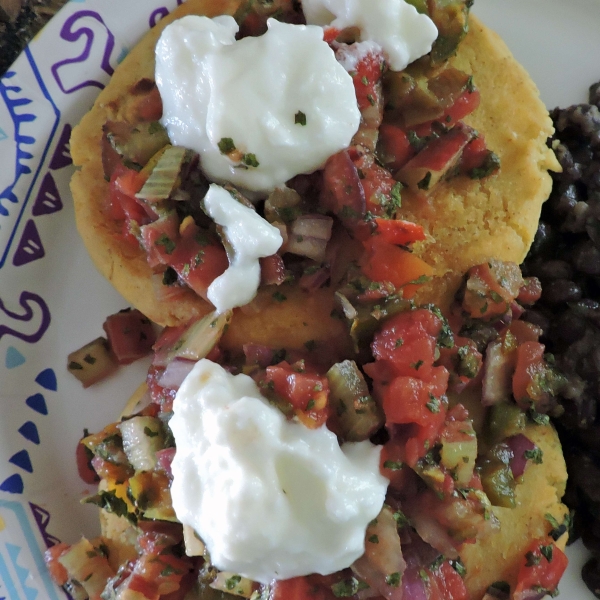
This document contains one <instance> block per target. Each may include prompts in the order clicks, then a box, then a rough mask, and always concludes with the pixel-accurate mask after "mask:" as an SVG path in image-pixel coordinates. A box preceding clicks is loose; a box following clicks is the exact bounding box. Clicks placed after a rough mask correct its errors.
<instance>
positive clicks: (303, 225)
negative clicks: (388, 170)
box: [290, 214, 333, 242]
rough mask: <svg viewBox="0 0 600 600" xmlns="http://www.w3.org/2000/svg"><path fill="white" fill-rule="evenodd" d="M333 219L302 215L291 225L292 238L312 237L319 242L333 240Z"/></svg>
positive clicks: (322, 216) (315, 215) (323, 216)
mask: <svg viewBox="0 0 600 600" xmlns="http://www.w3.org/2000/svg"><path fill="white" fill-rule="evenodd" d="M332 227H333V219H332V218H331V217H327V216H325V215H318V214H313V215H302V216H301V217H298V218H297V219H296V220H295V221H293V222H292V224H291V225H290V238H292V237H294V236H296V237H297V236H301V237H312V238H316V239H318V240H325V241H326V242H327V241H329V240H330V239H331V228H332Z"/></svg>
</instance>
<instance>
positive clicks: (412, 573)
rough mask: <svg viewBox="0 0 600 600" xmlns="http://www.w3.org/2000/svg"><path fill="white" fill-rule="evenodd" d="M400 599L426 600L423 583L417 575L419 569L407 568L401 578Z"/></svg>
mask: <svg viewBox="0 0 600 600" xmlns="http://www.w3.org/2000/svg"><path fill="white" fill-rule="evenodd" d="M401 589H402V598H403V599H404V600H427V592H426V591H425V582H424V581H423V579H422V578H421V575H420V574H419V569H416V568H414V567H413V568H408V569H406V571H405V572H404V575H403V576H402V588H401Z"/></svg>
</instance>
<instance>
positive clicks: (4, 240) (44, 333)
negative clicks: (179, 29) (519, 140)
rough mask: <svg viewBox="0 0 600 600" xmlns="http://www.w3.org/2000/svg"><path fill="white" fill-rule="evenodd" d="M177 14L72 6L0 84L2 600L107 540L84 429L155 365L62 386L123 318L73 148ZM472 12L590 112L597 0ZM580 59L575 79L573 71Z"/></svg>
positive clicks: (162, 9)
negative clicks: (85, 225)
mask: <svg viewBox="0 0 600 600" xmlns="http://www.w3.org/2000/svg"><path fill="white" fill-rule="evenodd" d="M181 1H182V0H71V1H70V2H69V3H68V4H67V5H66V6H65V8H64V9H63V10H62V11H61V12H60V13H59V14H58V15H57V16H56V17H55V18H54V19H53V20H52V21H51V22H50V23H49V24H48V26H47V27H46V28H45V29H44V30H43V31H42V32H41V34H40V35H38V37H37V38H36V39H35V40H33V42H32V43H31V44H30V45H29V47H28V48H27V49H26V50H25V51H24V52H23V54H22V55H21V56H20V57H19V59H18V60H17V61H16V62H15V64H14V65H13V67H12V68H11V70H10V71H9V72H8V73H7V74H6V75H5V76H4V77H3V78H2V79H0V158H1V160H2V162H1V163H0V164H1V167H0V600H9V599H10V600H38V599H39V600H45V599H47V600H56V599H61V598H64V597H65V596H66V594H65V593H64V592H63V591H62V590H61V589H59V588H57V587H56V586H55V585H54V584H53V583H52V581H51V580H50V578H49V576H48V574H47V573H46V570H45V568H44V563H43V553H44V552H45V550H46V549H47V548H49V547H50V546H52V545H54V544H55V543H57V542H58V541H59V540H64V541H67V542H69V543H71V542H74V541H75V540H76V539H77V537H78V536H80V535H82V534H85V535H86V536H88V537H93V536H94V535H96V534H97V532H98V524H97V511H96V510H95V509H94V508H93V507H90V506H82V505H81V503H80V500H81V499H82V498H84V497H85V496H86V495H88V494H90V493H93V490H92V489H89V488H88V487H86V486H85V484H83V483H82V482H81V480H79V478H78V476H77V473H76V467H75V448H76V445H77V442H78V440H79V439H80V437H81V436H82V434H83V430H84V428H88V429H89V430H90V431H97V430H99V429H101V428H102V427H103V426H104V425H105V424H106V423H108V422H110V421H112V420H114V418H115V416H116V415H117V414H118V413H119V411H120V409H121V407H122V406H123V405H124V403H125V400H126V398H127V397H128V396H129V395H130V393H132V392H133V391H134V390H135V389H136V388H137V386H138V384H139V382H140V381H141V380H143V378H144V376H145V371H146V369H147V364H144V363H143V361H142V362H141V363H136V364H134V365H131V366H130V367H128V368H127V369H126V370H124V371H123V372H121V373H119V374H117V375H116V376H113V377H111V378H110V379H109V380H107V381H105V382H102V383H100V384H98V385H96V386H94V387H93V388H90V389H88V390H85V392H84V391H83V390H82V388H81V386H80V384H79V383H78V382H77V381H75V380H74V379H73V378H72V377H70V376H69V375H68V374H67V373H66V357H67V355H68V354H69V352H71V351H73V350H74V349H76V348H78V347H80V346H82V345H83V344H84V343H86V342H88V341H90V340H92V339H94V338H95V337H98V336H99V335H102V328H101V325H102V322H103V320H104V318H105V316H106V315H108V314H110V313H112V312H115V311H116V310H119V309H121V308H123V307H124V306H125V305H124V301H123V300H122V299H121V298H120V297H119V295H118V294H117V293H116V292H115V291H114V290H112V288H111V287H110V285H109V284H108V283H106V282H105V281H104V280H103V279H102V278H101V277H100V276H99V275H98V274H97V273H96V271H95V269H94V267H93V265H92V263H91V261H90V260H89V258H88V256H87V254H86V252H85V249H84V248H83V245H82V243H81V241H80V240H79V238H78V235H77V232H76V230H75V225H74V218H73V209H72V206H71V201H70V195H69V188H68V184H69V180H70V177H71V175H72V172H73V167H72V164H71V159H70V156H69V137H70V133H71V129H72V127H73V126H74V125H75V124H76V123H77V122H78V121H79V119H80V118H81V117H82V116H83V114H84V113H85V112H86V111H87V110H88V109H89V108H90V107H91V105H92V103H93V101H94V98H95V97H96V95H97V94H98V92H99V91H100V90H101V89H102V88H103V87H104V86H105V85H106V83H107V81H108V80H109V78H110V76H111V74H112V73H113V71H114V69H115V67H116V66H117V65H118V63H119V62H120V61H121V60H122V59H123V58H124V57H125V56H126V55H127V52H128V51H129V49H130V48H131V46H132V45H133V44H135V41H136V40H137V39H138V38H139V37H140V36H141V35H143V33H144V32H145V31H147V29H148V28H149V27H152V26H153V25H154V24H156V23H157V22H158V21H159V20H160V19H161V18H163V17H164V16H166V15H167V14H168V13H169V11H170V10H172V9H173V8H174V7H175V6H176V5H177V4H178V3H180V2H181ZM475 9H476V12H480V15H481V16H483V17H484V19H485V20H486V21H487V22H488V23H491V24H492V25H493V26H494V27H498V29H499V31H500V33H501V34H502V35H503V37H505V39H506V40H507V41H508V42H509V45H510V46H511V48H512V49H513V51H515V52H516V55H517V58H519V59H520V60H521V61H522V62H523V63H524V64H525V65H526V66H528V68H529V69H530V71H531V72H532V74H533V76H534V78H535V77H538V85H540V87H541V88H542V91H543V92H544V96H543V98H544V99H545V100H546V102H548V103H549V104H552V105H553V104H555V103H559V102H560V103H561V104H565V103H567V102H571V101H572V102H576V101H582V100H583V97H582V96H581V95H580V94H579V92H578V94H577V95H573V94H572V93H571V92H570V91H567V90H568V89H569V85H571V86H573V85H574V84H576V85H577V86H578V89H580V90H584V89H585V86H586V85H589V83H591V81H592V80H593V79H594V78H596V79H597V78H598V77H599V76H600V75H598V64H597V56H598V55H599V52H600V47H599V45H600V37H598V36H597V32H598V29H599V28H600V0H571V2H570V3H569V6H568V7H567V6H566V5H565V4H564V2H562V0H478V1H477V3H476V6H475ZM565 11H568V14H567V12H565ZM563 13H564V14H563ZM565 31H568V32H569V35H564V32H565ZM555 40H560V41H561V43H560V44H556V43H555ZM566 51H567V52H566ZM573 57H576V58H578V60H579V62H578V63H577V69H573V68H570V63H569V62H565V61H569V60H571V61H572V60H573ZM558 92H561V93H563V94H564V95H558ZM555 93H556V95H554V94H555ZM570 557H571V560H572V563H573V566H572V567H571V568H570V570H569V571H568V572H567V577H566V578H565V579H566V581H565V582H564V583H563V584H561V589H562V591H563V594H564V596H565V597H567V598H573V599H574V600H587V599H591V598H593V596H592V594H590V593H589V592H588V591H587V589H586V588H585V586H584V585H583V584H582V583H581V580H580V579H579V577H578V570H579V567H580V566H581V564H582V561H583V560H584V552H583V551H582V550H581V548H575V549H574V550H573V549H572V550H571V551H570Z"/></svg>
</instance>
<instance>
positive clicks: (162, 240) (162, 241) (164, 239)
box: [154, 233, 175, 254]
mask: <svg viewBox="0 0 600 600" xmlns="http://www.w3.org/2000/svg"><path fill="white" fill-rule="evenodd" d="M154 245H155V246H162V247H163V248H164V249H165V252H166V253H167V254H172V253H173V250H175V242H174V241H173V240H172V239H171V238H170V237H169V236H168V235H167V234H166V233H163V234H162V235H161V236H160V237H159V238H158V239H157V240H156V242H154Z"/></svg>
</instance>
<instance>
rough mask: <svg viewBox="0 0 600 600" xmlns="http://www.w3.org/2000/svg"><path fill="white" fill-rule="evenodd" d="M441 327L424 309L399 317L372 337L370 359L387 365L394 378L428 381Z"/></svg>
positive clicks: (429, 312) (391, 320)
mask: <svg viewBox="0 0 600 600" xmlns="http://www.w3.org/2000/svg"><path fill="white" fill-rule="evenodd" d="M442 325H443V323H442V320H441V319H440V318H439V317H438V316H437V315H435V314H434V313H432V312H431V311H430V310H427V309H423V308H421V309H417V310H413V311H409V312H404V313H400V314H398V315H396V316H394V317H392V318H391V319H389V320H388V321H387V322H386V323H385V325H384V326H383V327H382V328H381V330H380V331H379V332H378V333H376V334H375V337H374V338H373V342H372V344H371V350H372V351H373V356H374V357H375V358H376V359H377V360H387V361H390V363H391V365H392V368H393V370H394V373H395V374H396V375H406V376H411V377H415V378H418V379H428V378H429V377H430V375H431V373H432V368H433V363H434V361H435V348H436V344H437V337H438V336H439V334H440V332H441V330H442ZM420 361H422V364H419V362H420Z"/></svg>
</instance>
